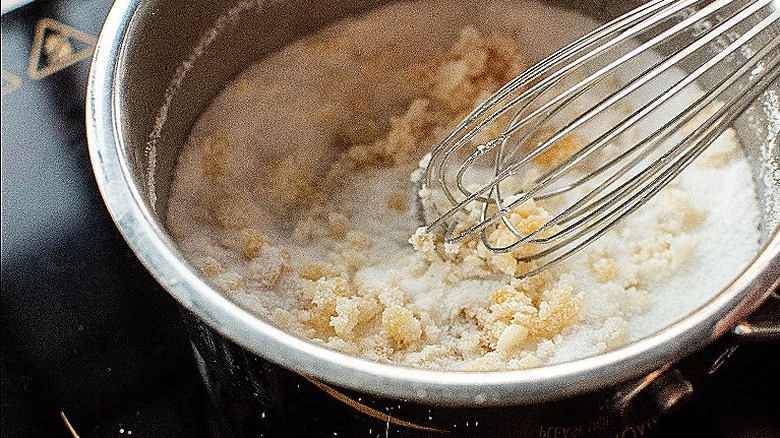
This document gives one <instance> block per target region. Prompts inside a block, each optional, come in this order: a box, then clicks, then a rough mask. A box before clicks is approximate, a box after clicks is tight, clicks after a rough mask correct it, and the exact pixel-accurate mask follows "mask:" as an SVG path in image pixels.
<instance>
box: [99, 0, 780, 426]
mask: <svg viewBox="0 0 780 438" xmlns="http://www.w3.org/2000/svg"><path fill="white" fill-rule="evenodd" d="M575 4H576V5H577V6H578V7H579V8H580V9H583V10H584V11H585V12H587V13H589V14H591V15H594V16H597V17H599V18H603V19H606V18H611V17H612V16H614V15H617V14H618V13H620V12H624V11H625V10H626V8H629V7H630V6H631V5H630V4H627V3H625V2H614V3H611V2H586V3H584V4H578V3H572V5H575ZM618 5H619V6H618ZM371 6H373V2H370V3H366V2H341V1H333V0H328V1H321V2H283V1H268V2H265V1H262V0H257V1H248V0H243V1H237V2H225V3H222V2H217V3H214V2H208V1H192V2H179V1H176V0H158V1H145V2H141V1H140V0H118V1H117V2H116V3H115V4H114V7H113V8H112V11H111V13H110V14H109V17H108V19H107V21H106V24H105V27H104V31H103V33H102V34H101V37H100V41H99V43H98V45H97V48H96V51H95V55H94V59H93V66H92V71H91V74H90V80H89V91H88V96H87V99H88V101H87V126H88V140H89V143H90V152H91V156H92V161H93V166H94V167H95V173H96V177H97V180H98V184H99V186H100V188H101V191H102V193H103V196H104V198H105V200H106V204H107V205H108V208H109V210H110V212H111V214H112V216H113V217H114V220H115V222H116V223H117V226H118V227H119V229H120V231H121V232H122V233H123V235H124V236H125V238H126V240H127V241H128V243H129V244H130V246H131V247H132V248H133V250H134V251H135V252H136V254H137V255H138V256H139V258H140V259H141V261H142V262H143V263H144V264H145V265H146V267H147V268H148V269H149V271H150V272H151V273H152V274H153V275H154V276H155V277H156V278H157V280H158V281H159V282H160V283H161V284H162V285H163V286H164V287H165V288H166V289H167V290H168V291H169V292H170V293H171V294H172V295H173V296H174V297H175V298H176V299H177V300H178V301H179V302H180V303H181V305H182V307H183V309H184V310H183V313H184V315H185V321H187V325H188V327H189V328H190V332H191V334H192V342H193V346H194V349H195V351H196V355H197V356H198V357H199V359H200V363H201V371H202V373H203V375H204V379H205V381H206V382H207V386H208V387H209V389H210V391H211V394H212V396H213V398H214V400H215V401H216V402H217V405H218V406H221V409H223V410H225V411H226V412H228V414H227V416H226V418H229V423H230V424H231V425H232V426H231V427H233V428H235V429H234V432H235V433H236V434H238V435H239V436H251V435H252V434H253V433H254V432H263V431H266V432H269V433H270V432H275V433H279V431H291V430H292V431H293V432H299V433H298V434H295V433H293V432H290V433H288V434H287V435H290V436H297V435H300V434H305V435H300V436H385V433H386V432H388V431H392V432H393V433H392V436H437V435H443V434H446V435H448V436H459V435H461V436H514V437H525V436H528V437H531V436H533V437H548V436H550V437H552V436H556V437H557V436H594V437H596V436H641V435H642V433H643V432H641V431H645V430H649V429H651V428H652V426H653V425H654V424H655V423H656V422H657V418H658V417H657V413H658V412H661V411H663V410H664V409H666V408H664V406H665V405H664V402H665V401H666V402H668V401H669V400H677V399H675V398H674V397H675V396H679V397H684V396H685V394H686V390H687V386H686V384H687V383H686V382H688V380H690V379H688V377H685V378H681V379H676V376H677V374H675V373H677V371H674V370H671V371H669V369H670V364H672V363H675V362H678V361H679V360H681V359H683V358H685V357H688V356H690V355H692V354H694V353H695V352H697V351H699V350H701V349H702V348H704V347H705V346H708V345H709V346H710V347H709V348H707V349H706V350H705V351H704V352H701V353H699V354H698V355H697V358H696V359H695V360H694V361H693V363H695V364H694V365H690V368H691V369H696V370H698V368H699V367H700V366H704V365H702V364H706V366H708V367H709V366H710V365H711V363H712V362H713V360H716V359H717V358H718V357H719V356H720V355H721V354H722V352H723V351H724V349H727V348H728V347H727V346H724V345H722V341H717V340H718V339H719V338H721V337H722V336H723V335H724V334H725V333H728V332H729V331H730V330H731V329H732V328H733V327H734V326H735V325H736V324H738V323H739V322H741V321H742V320H743V319H744V318H745V317H746V315H748V314H750V313H751V312H752V311H754V310H755V309H756V308H757V307H758V306H759V305H760V304H761V303H762V302H763V301H764V300H765V299H766V297H767V296H768V295H769V294H770V293H771V291H772V290H773V289H776V288H777V287H778V284H780V280H779V279H778V277H780V274H779V273H780V236H779V235H778V227H777V217H776V211H777V210H778V205H780V202H775V204H773V206H770V207H769V208H767V211H766V212H765V219H764V230H763V233H764V237H763V240H764V243H763V245H764V247H763V250H762V252H761V253H760V254H759V255H758V256H757V257H756V259H755V260H754V261H753V262H752V263H751V264H750V266H748V267H746V269H745V271H744V272H743V273H742V274H741V275H740V276H739V277H738V278H737V279H735V280H734V282H733V283H732V284H731V285H730V286H728V287H727V288H726V289H725V290H724V291H722V292H721V293H720V294H718V295H717V296H716V297H715V298H713V299H712V300H711V301H710V302H708V303H707V304H706V305H705V306H703V307H702V308H700V309H699V310H697V311H696V312H694V313H693V314H692V315H690V316H689V317H687V318H685V319H684V320H682V321H680V322H679V323H676V324H674V325H672V326H670V327H667V328H666V329H664V330H662V331H661V332H659V333H657V334H656V335H654V336H652V337H649V338H646V339H644V340H642V341H639V342H637V343H634V344H632V345H629V346H626V347H624V348H621V349H619V350H616V351H614V352H610V353H607V354H604V355H601V356H597V357H592V358H586V359H583V360H579V361H575V362H571V363H566V364H560V365H554V366H548V367H543V368H538V369H532V370H522V371H511V372H500V373H452V372H439V371H425V370H415V369H409V368H403V367H397V366H391V365H385V364H378V363H372V362H368V361H365V360H362V359H356V358H354V357H350V356H347V355H344V354H341V353H338V352H334V351H330V350H327V349H324V348H322V347H319V346H316V345H314V344H312V343H310V342H308V341H306V340H302V339H299V338H296V337H293V336H291V335H289V334H287V333H284V332H282V331H280V330H278V329H276V328H275V327H273V326H272V325H270V324H268V323H266V322H264V321H261V320H259V319H257V318H256V317H254V316H252V315H251V314H249V313H248V312H246V311H245V310H243V309H241V308H240V307H238V306H237V305H235V304H234V303H232V302H231V301H229V300H228V299H227V298H225V297H224V296H222V295H221V294H220V293H218V292H217V291H215V290H214V289H212V288H211V286H210V285H208V284H207V283H205V282H204V281H203V280H202V279H201V278H199V276H198V274H197V273H196V272H195V271H193V270H192V269H191V268H190V267H189V266H188V265H187V263H186V262H185V261H184V260H183V258H182V257H181V255H180V254H179V253H178V252H177V250H176V246H175V244H174V243H173V242H172V241H171V240H170V239H169V238H168V237H167V235H166V233H165V230H164V226H163V225H162V220H161V219H160V217H164V216H165V201H166V199H167V195H168V183H169V182H170V179H171V175H172V172H173V168H174V166H175V163H176V157H177V155H178V152H179V148H180V146H181V145H183V144H184V140H185V139H186V136H187V135H188V133H189V130H190V128H191V126H192V125H193V123H194V122H195V120H196V119H197V117H198V116H199V114H200V113H201V112H202V111H203V110H204V109H205V107H206V105H208V102H209V101H210V100H211V99H212V98H213V97H214V96H215V95H216V94H217V93H218V92H219V91H220V90H221V88H222V86H223V84H225V83H226V82H227V81H228V80H230V79H231V78H232V77H233V76H234V75H236V74H237V73H238V72H239V71H241V70H242V69H243V68H244V67H245V66H246V64H247V63H248V62H250V61H251V60H253V59H257V58H259V57H261V56H262V55H263V54H265V53H268V52H269V51H272V50H274V49H276V48H278V47H280V46H282V45H284V44H285V43H287V42H289V41H291V40H293V39H295V38H296V37H298V36H301V35H305V34H307V33H309V32H311V31H312V30H313V29H316V28H318V27H320V26H322V25H324V24H326V23H329V22H331V21H333V20H336V19H338V18H339V17H342V16H344V15H347V14H350V13H355V12H359V11H361V10H364V9H367V8H370V7H371ZM773 92H774V93H775V94H774V95H772V96H765V98H766V99H767V100H770V99H772V98H776V97H777V92H778V91H777V90H774V91H773ZM773 96H774V97H773ZM161 108H162V110H160V109H161ZM757 111H759V112H760V109H759V110H757ZM757 118H758V120H759V121H760V122H761V123H758V125H757V126H764V128H761V129H765V132H761V131H758V132H757V134H755V135H758V136H759V137H758V138H762V137H760V136H761V135H769V136H771V135H772V132H774V133H775V134H774V135H775V137H774V139H775V141H777V139H778V137H777V130H775V131H772V130H773V129H776V128H777V127H776V126H775V127H773V125H772V124H771V123H764V122H765V121H766V117H765V116H762V115H761V114H759V115H758V116H757ZM774 123H775V124H776V125H777V123H778V121H777V120H775V121H774ZM763 138H770V137H766V136H765V137H763ZM778 149H780V147H775V149H772V150H770V151H769V152H768V153H769V154H770V155H771V154H780V152H779V151H778ZM754 161H755V162H756V164H755V166H757V167H761V166H764V167H766V165H765V164H764V161H762V160H761V159H756V160H754ZM776 165H777V164H776ZM759 172H764V174H766V175H769V177H770V178H771V177H772V175H773V172H775V173H774V174H775V175H780V173H777V169H776V168H775V169H772V168H771V167H768V168H767V169H765V170H759ZM775 178H777V176H775ZM778 184H780V182H778ZM771 196H775V195H770V196H767V199H770V198H771ZM770 201H771V199H770ZM773 211H774V212H775V213H772V212H773ZM773 215H774V216H773ZM716 341H717V342H716ZM713 343H714V344H713ZM713 358H714V359H713ZM683 368H685V367H683ZM692 374H698V371H695V372H693V373H692ZM677 377H679V376H677ZM658 382H663V383H664V384H665V385H666V387H669V388H672V389H673V390H674V391H678V392H674V391H672V393H671V395H672V396H671V398H664V396H663V395H658V394H659V393H661V392H660V389H658V388H656V390H651V389H652V387H653V386H654V384H655V383H658ZM659 385H660V384H659ZM648 388H650V389H648ZM639 394H641V395H642V396H641V397H636V396H637V395H639ZM659 400H660V401H659ZM549 402H554V403H549ZM621 403H622V404H621ZM672 405H674V403H672ZM616 406H617V408H616ZM639 406H644V408H642V409H640V411H641V413H637V412H638V411H637V412H635V411H634V409H635V407H639ZM648 406H651V407H650V408H649V409H648V408H647V407H648ZM335 433H337V434H338V435H335Z"/></svg>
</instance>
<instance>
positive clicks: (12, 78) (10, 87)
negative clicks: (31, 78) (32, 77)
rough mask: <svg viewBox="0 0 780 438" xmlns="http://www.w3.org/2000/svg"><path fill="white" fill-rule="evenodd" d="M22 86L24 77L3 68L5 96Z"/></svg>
mask: <svg viewBox="0 0 780 438" xmlns="http://www.w3.org/2000/svg"><path fill="white" fill-rule="evenodd" d="M21 86H22V78H20V77H19V76H16V75H15V74H13V73H11V72H8V71H5V70H3V96H5V95H6V94H10V93H13V92H14V91H16V90H18V89H19V87H21Z"/></svg>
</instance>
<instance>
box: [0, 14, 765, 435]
mask: <svg viewBox="0 0 780 438" xmlns="http://www.w3.org/2000/svg"><path fill="white" fill-rule="evenodd" d="M110 6H111V2H110V1H109V0H79V1H75V0H69V1H68V0H51V1H45V0H38V1H35V2H34V3H32V4H29V5H27V6H23V7H21V8H19V9H17V10H14V11H11V12H8V13H6V14H4V15H3V16H2V304H1V305H0V310H1V312H2V332H1V333H2V429H0V430H1V431H2V436H3V437H6V436H8V437H24V436H32V437H36V436H46V437H57V436H63V437H69V436H76V434H77V435H78V436H80V437H82V438H88V437H109V436H110V437H117V436H119V437H121V436H127V437H133V436H137V437H172V438H175V437H215V436H217V435H218V433H217V431H216V430H215V429H214V427H213V425H212V424H213V423H214V422H213V421H211V420H210V416H209V412H210V409H209V402H208V400H207V398H206V395H205V391H204V390H203V388H202V386H201V382H200V379H199V376H198V373H197V370H196V366H195V362H194V359H193V357H192V353H191V350H190V344H189V341H188V339H187V336H186V334H185V332H184V329H183V327H182V324H181V322H180V320H179V315H178V309H177V306H176V303H175V302H174V300H173V299H172V298H171V297H170V296H169V295H168V294H167V293H166V292H165V291H164V290H162V289H161V288H160V287H159V286H158V285H157V284H156V283H155V282H154V280H153V279H152V278H151V277H150V276H149V275H148V274H147V273H146V271H145V270H144V269H143V267H142V266H141V265H140V263H139V262H138V261H137V260H136V259H135V257H134V255H133V253H132V252H131V251H130V250H129V249H128V247H127V246H126V245H125V243H124V241H123V240H122V238H121V236H120V235H119V233H118V232H117V230H116V229H115V227H114V224H113V222H112V221H111V219H110V217H109V215H108V213H107V211H106V210H105V208H104V207H103V203H102V200H101V198H100V194H99V192H98V190H97V186H96V184H95V181H94V179H93V175H92V170H91V167H90V163H89V154H88V151H87V142H86V138H85V127H84V96H85V87H86V77H87V72H88V69H89V59H90V55H91V52H92V48H93V46H94V42H95V39H96V37H97V35H98V33H99V30H100V27H101V24H102V22H103V19H104V18H105V16H106V14H107V13H108V9H109V8H110ZM779 352H780V345H777V344H774V345H773V344H756V345H743V346H741V347H740V348H739V349H738V350H737V352H736V353H735V354H734V356H733V357H732V359H731V360H730V361H729V362H728V363H727V364H726V365H725V366H724V367H722V369H721V370H720V371H719V373H720V376H718V378H717V379H715V381H714V383H713V384H712V386H711V387H709V388H706V389H705V390H703V391H701V392H700V393H699V394H698V396H697V397H696V398H695V399H694V400H693V401H692V402H691V403H690V404H689V405H687V406H686V407H685V408H683V409H682V410H681V411H679V412H677V413H676V414H674V415H672V416H671V417H670V418H669V419H668V421H667V422H666V423H665V424H663V425H662V426H661V427H660V429H659V430H658V431H657V432H656V433H655V436H659V437H671V436H708V437H723V438H726V437H780V395H778V394H780V377H778V376H779V375H780V365H778V364H780V353H779ZM689 431H692V432H689ZM689 433H692V434H689Z"/></svg>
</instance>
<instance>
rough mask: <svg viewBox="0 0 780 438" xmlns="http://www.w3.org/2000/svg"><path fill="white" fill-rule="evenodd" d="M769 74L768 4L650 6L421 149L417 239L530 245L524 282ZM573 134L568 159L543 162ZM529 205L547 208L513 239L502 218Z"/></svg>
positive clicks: (711, 131)
mask: <svg viewBox="0 0 780 438" xmlns="http://www.w3.org/2000/svg"><path fill="white" fill-rule="evenodd" d="M778 76H780V11H778V10H777V6H776V5H774V6H773V2H772V1H771V0H714V1H703V0H684V1H679V0H677V1H675V0H657V1H653V2H650V3H648V4H646V5H644V6H643V7H641V8H639V9H637V10H635V11H632V12H630V13H629V14H627V15H625V16H623V17H621V18H618V19H616V20H614V21H612V22H610V23H608V24H606V25H605V26H603V27H602V28H600V29H597V30H595V31H593V32H591V33H590V34H588V35H586V36H585V37H583V38H582V39H580V40H578V41H577V42H575V43H572V44H570V45H568V46H566V47H565V48H563V49H562V50H561V51H559V52H556V53H555V54H553V55H551V56H550V57H548V58H546V59H545V60H543V61H542V62H541V63H539V64H537V65H536V66H534V67H532V68H531V69H529V70H527V71H526V72H525V73H523V74H521V75H520V76H518V77H517V78H515V79H514V80H513V81H511V82H509V83H508V84H506V85H505V86H504V87H502V88H501V89H499V90H498V91H497V92H496V94H494V95H493V96H491V97H490V98H489V99H488V100H487V101H485V102H484V103H483V104H482V105H480V106H479V107H478V108H476V109H475V110H474V111H472V113H471V114H469V115H468V116H467V117H466V118H465V119H464V120H463V121H462V122H461V123H460V124H459V125H458V127H457V128H456V129H455V130H454V131H453V132H452V133H451V134H450V135H449V136H448V137H447V138H446V139H445V140H444V141H443V142H442V143H441V144H440V145H439V146H438V147H437V148H435V149H434V150H433V151H432V153H431V160H430V162H429V164H428V166H427V169H426V175H425V178H424V180H423V187H424V188H427V189H433V190H437V189H438V190H439V191H440V192H441V193H442V194H443V202H444V207H442V205H438V206H437V207H436V208H438V210H436V213H437V216H436V217H435V218H434V219H433V220H432V221H430V222H429V224H428V228H429V229H432V228H435V227H443V228H444V239H445V242H448V243H457V242H460V241H462V240H464V239H467V238H470V237H471V236H474V235H476V234H480V235H481V240H482V243H483V244H484V245H485V246H486V247H487V248H488V249H490V250H492V251H495V252H508V251H512V250H514V249H515V248H518V247H520V246H521V245H530V247H528V248H530V249H528V248H527V249H526V250H524V251H523V254H525V255H524V256H523V257H519V258H518V259H519V260H521V261H533V260H536V261H538V263H537V268H535V269H534V270H533V271H531V272H529V273H527V274H525V275H533V274H534V273H537V272H539V271H541V270H542V269H545V268H546V267H547V266H549V265H550V264H553V263H557V262H558V261H560V260H563V259H565V258H566V257H569V256H570V255H572V254H573V253H575V252H576V251H578V250H579V249H581V248H583V247H585V246H587V245H589V244H590V243H592V242H593V241H595V240H596V239H598V238H599V237H601V236H602V235H603V234H605V233H606V232H607V231H609V230H610V229H612V228H613V227H614V226H615V225H616V224H617V223H618V222H619V221H620V220H622V219H623V218H625V217H626V216H628V215H630V214H631V213H632V212H634V211H635V210H636V209H638V208H639V207H641V206H642V205H644V204H645V203H646V202H648V201H649V200H650V199H651V198H652V197H653V196H654V195H655V194H657V193H658V192H659V191H660V190H661V189H662V188H663V187H665V186H666V185H668V184H669V183H670V182H671V181H672V180H673V179H674V178H676V176H677V175H678V174H679V173H680V172H682V171H683V170H684V169H685V168H686V167H687V166H688V165H689V164H690V163H691V162H692V161H693V160H694V159H695V158H696V157H698V156H699V155H700V154H701V153H702V152H703V151H704V150H705V149H706V147H707V146H708V145H709V144H711V143H712V142H714V141H715V140H716V139H717V138H718V137H719V136H720V135H721V134H722V133H723V132H724V131H725V130H727V129H728V128H729V127H731V125H732V124H733V123H734V122H735V121H736V120H737V119H738V118H739V116H740V115H741V114H742V113H744V111H745V110H746V109H747V108H748V107H749V105H750V104H751V103H752V102H753V101H754V100H755V99H756V98H758V96H760V95H761V94H762V93H763V92H765V91H766V89H767V88H769V87H774V86H776V81H777V80H778ZM699 87H701V88H699ZM497 124H499V125H503V126H504V127H503V128H501V130H500V132H501V133H500V134H499V135H497V136H495V137H494V138H492V139H490V140H488V141H483V142H481V143H478V144H476V145H475V143H476V142H477V140H476V139H478V138H484V137H485V134H486V132H494V131H495V129H494V127H495V126H497ZM491 128H492V129H491ZM572 136H575V137H573V138H574V139H575V140H576V141H577V142H579V143H576V145H577V146H578V147H577V148H576V150H573V151H570V150H568V151H566V150H565V151H564V152H563V153H562V156H558V155H556V154H557V153H558V152H557V151H556V148H560V145H561V144H565V143H566V141H568V140H567V139H571V138H572ZM572 141H574V140H572ZM550 155H552V156H553V159H552V160H551V162H545V160H546V161H550V158H549V156H550ZM488 158H490V159H492V160H488ZM540 160H541V161H542V164H541V165H540V164H539V163H537V161H540ZM540 166H541V167H540ZM575 192H577V193H579V194H576V193H575ZM530 200H535V201H537V202H545V207H546V208H547V207H548V204H549V205H550V206H551V208H558V211H557V212H553V213H552V214H551V215H550V218H549V219H548V220H547V221H546V222H545V223H544V224H542V225H541V226H539V227H537V228H535V229H534V230H533V231H530V232H523V231H521V230H519V229H518V228H517V227H516V226H515V225H514V224H513V222H512V219H511V218H510V216H509V213H510V212H511V211H513V210H514V209H515V208H517V207H518V206H520V205H521V204H523V203H525V202H528V201H530ZM556 206H557V207H556ZM475 207H476V208H477V211H478V219H477V220H476V221H475V220H474V219H473V218H474V215H473V213H469V211H474V210H473V209H474V208H475ZM469 217H471V218H472V219H468V218H469ZM500 229H503V230H504V232H503V234H502V236H504V237H502V242H503V243H500V244H499V243H497V242H496V241H494V240H493V238H492V237H491V236H492V235H493V232H494V231H496V230H500ZM507 232H508V234H509V235H511V236H513V240H512V241H511V242H509V243H506V235H507Z"/></svg>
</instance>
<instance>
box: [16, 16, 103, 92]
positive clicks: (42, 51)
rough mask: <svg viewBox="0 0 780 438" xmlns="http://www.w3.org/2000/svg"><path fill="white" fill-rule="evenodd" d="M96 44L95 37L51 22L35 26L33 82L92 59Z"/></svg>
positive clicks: (30, 70) (28, 69)
mask: <svg viewBox="0 0 780 438" xmlns="http://www.w3.org/2000/svg"><path fill="white" fill-rule="evenodd" d="M96 41H97V39H96V38H95V37H94V36H92V35H89V34H86V33H84V32H82V31H80V30H77V29H74V28H72V27H70V26H68V25H65V24H62V23H60V22H58V21H54V20H52V19H50V18H43V19H41V20H40V21H39V22H38V24H36V25H35V36H34V37H33V44H32V54H31V55H30V64H29V66H28V68H27V74H28V75H29V76H30V79H43V78H45V77H46V76H49V75H50V74H52V73H56V72H58V71H60V70H62V69H64V68H65V67H68V66H71V65H73V64H75V63H77V62H79V61H81V60H83V59H87V58H89V57H90V56H91V55H92V50H93V49H94V48H95V43H96Z"/></svg>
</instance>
